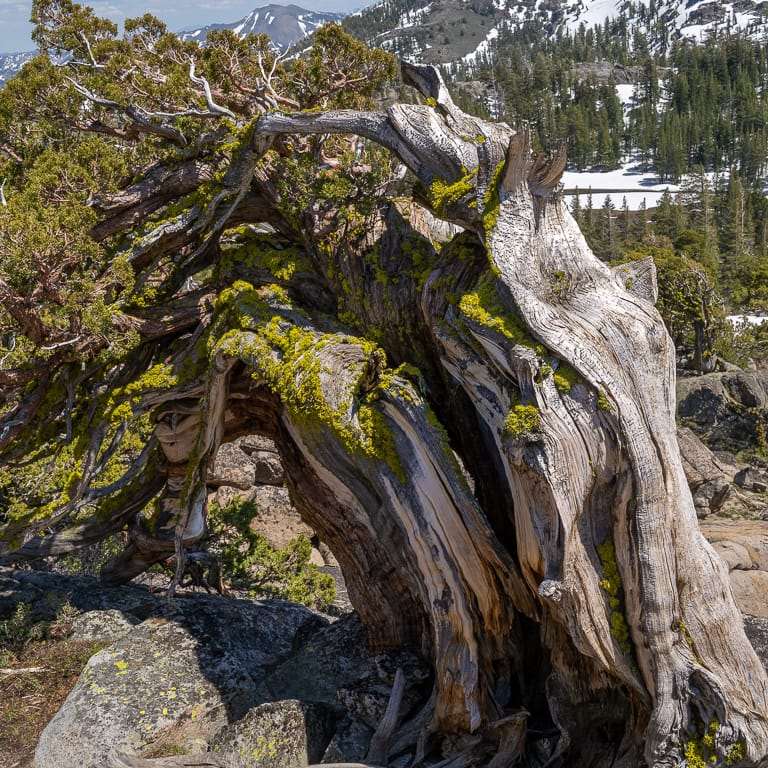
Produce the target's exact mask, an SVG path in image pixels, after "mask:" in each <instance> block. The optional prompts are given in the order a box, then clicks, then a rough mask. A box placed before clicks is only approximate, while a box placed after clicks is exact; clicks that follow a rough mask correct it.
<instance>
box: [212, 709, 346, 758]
mask: <svg viewBox="0 0 768 768" xmlns="http://www.w3.org/2000/svg"><path fill="white" fill-rule="evenodd" d="M335 729H336V714H335V713H334V711H333V710H332V709H330V708H329V707H326V706H323V705H321V704H312V703H306V702H301V701H291V700H289V701H276V702H270V703H268V704H262V705H260V706H258V707H254V708H253V709H251V710H250V711H249V712H248V713H247V714H246V715H245V717H243V718H242V719H241V720H238V721H237V722H235V723H232V724H231V725H228V726H226V727H225V728H223V729H222V730H221V731H220V732H219V733H218V734H217V735H216V737H215V738H214V740H213V743H212V744H211V750H210V751H211V752H216V753H221V754H225V755H229V756H230V758H231V763H232V768H252V766H254V765H256V764H257V765H258V766H259V768H304V766H307V765H309V764H310V763H317V762H319V761H320V760H321V759H322V757H323V754H324V752H325V750H326V748H327V746H328V743H329V742H330V740H331V738H332V736H333V735H334V731H335Z"/></svg>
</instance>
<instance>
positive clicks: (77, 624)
mask: <svg viewBox="0 0 768 768" xmlns="http://www.w3.org/2000/svg"><path fill="white" fill-rule="evenodd" d="M137 623H138V622H137V621H136V620H133V621H131V618H130V617H127V616H125V615H124V614H123V613H121V612H120V611H118V610H116V609H114V608H112V609H109V610H106V611H88V612H87V613H82V614H79V615H78V616H76V617H75V618H74V619H73V621H72V630H71V637H72V639H73V640H88V641H91V642H95V643H113V642H115V641H116V640H120V639H121V638H123V637H125V636H126V635H127V634H128V633H129V632H130V631H131V630H132V629H133V628H134V626H135V625H136V624H137Z"/></svg>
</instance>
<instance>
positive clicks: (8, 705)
mask: <svg viewBox="0 0 768 768" xmlns="http://www.w3.org/2000/svg"><path fill="white" fill-rule="evenodd" d="M4 624H5V625H6V626H5V627H0V629H7V625H8V622H4ZM14 629H15V631H14V632H13V633H9V632H6V634H5V636H3V637H2V638H0V667H1V668H2V670H5V671H3V672H1V673H0V766H3V768H29V766H31V764H32V757H33V755H34V752H35V747H36V746H37V741H38V738H39V737H40V734H41V733H42V731H43V729H44V728H45V726H46V725H47V724H48V722H49V721H50V719H51V718H52V717H53V716H54V715H55V714H56V712H57V711H58V709H59V707H61V705H62V703H63V702H64V699H65V698H66V697H67V695H68V694H69V692H70V691H71V690H72V688H73V687H74V685H75V683H76V682H77V678H78V677H79V676H80V673H81V672H82V670H83V667H85V665H86V662H87V661H88V659H89V658H90V657H91V656H92V655H93V654H94V653H96V652H97V651H98V650H100V649H101V648H102V647H103V646H101V645H99V644H98V643H93V642H83V641H76V640H68V639H65V638H63V637H62V634H65V633H64V632H62V626H61V625H60V624H52V625H48V624H45V625H41V624H36V625H32V626H29V625H27V626H23V625H19V626H18V627H15V628H14ZM0 634H1V633H0ZM40 667H42V668H43V670H42V671H33V672H22V671H20V672H18V673H13V672H8V671H9V670H25V669H30V668H32V669H37V668H40Z"/></svg>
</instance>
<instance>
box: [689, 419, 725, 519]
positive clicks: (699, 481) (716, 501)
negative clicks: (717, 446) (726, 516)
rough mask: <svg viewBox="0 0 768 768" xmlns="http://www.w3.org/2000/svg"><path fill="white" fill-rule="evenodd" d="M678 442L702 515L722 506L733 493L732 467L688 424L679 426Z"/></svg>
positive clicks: (691, 487) (697, 510)
mask: <svg viewBox="0 0 768 768" xmlns="http://www.w3.org/2000/svg"><path fill="white" fill-rule="evenodd" d="M677 442H678V445H679V446H680V455H681V457H682V460H683V470H684V471H685V478H686V480H687V481H688V486H689V487H690V489H691V492H692V493H693V503H694V505H695V507H696V513H697V515H698V516H699V518H704V517H706V516H707V515H709V514H711V513H712V512H716V511H717V510H718V509H720V507H722V505H723V503H724V502H725V500H726V499H727V498H728V497H729V495H730V493H731V482H730V481H731V477H730V475H729V474H728V470H729V469H730V468H729V467H728V466H727V465H725V464H722V463H721V462H720V461H719V460H718V459H717V457H716V456H715V455H714V454H713V453H712V451H710V450H709V448H707V447H706V446H705V445H704V443H702V442H701V440H700V439H699V438H698V437H697V436H696V435H695V434H694V432H693V431H692V430H690V429H688V428H687V427H680V428H679V429H678V430H677Z"/></svg>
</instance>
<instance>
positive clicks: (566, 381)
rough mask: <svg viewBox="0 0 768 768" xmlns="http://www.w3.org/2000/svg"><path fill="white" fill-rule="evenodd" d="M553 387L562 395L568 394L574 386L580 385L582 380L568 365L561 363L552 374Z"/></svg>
mask: <svg viewBox="0 0 768 768" xmlns="http://www.w3.org/2000/svg"><path fill="white" fill-rule="evenodd" d="M553 378H554V382H555V387H557V391H558V392H561V393H563V394H566V395H567V394H570V392H571V390H572V389H573V387H574V385H576V384H579V383H581V381H582V378H581V376H579V374H578V373H577V372H576V370H575V369H573V368H572V367H571V366H570V365H568V363H565V362H561V363H560V365H558V367H557V370H556V371H555V374H554V377H553Z"/></svg>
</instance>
